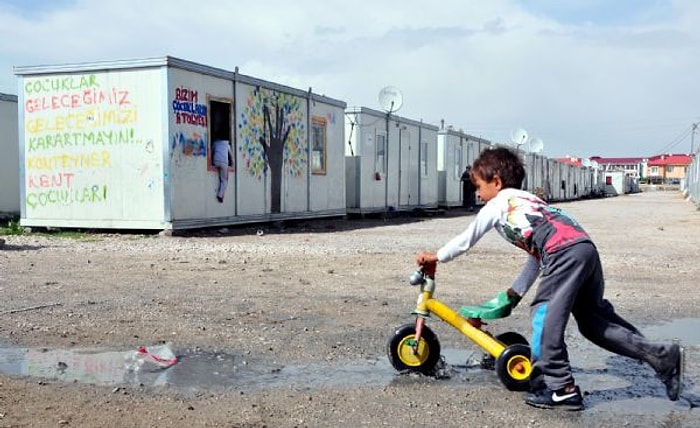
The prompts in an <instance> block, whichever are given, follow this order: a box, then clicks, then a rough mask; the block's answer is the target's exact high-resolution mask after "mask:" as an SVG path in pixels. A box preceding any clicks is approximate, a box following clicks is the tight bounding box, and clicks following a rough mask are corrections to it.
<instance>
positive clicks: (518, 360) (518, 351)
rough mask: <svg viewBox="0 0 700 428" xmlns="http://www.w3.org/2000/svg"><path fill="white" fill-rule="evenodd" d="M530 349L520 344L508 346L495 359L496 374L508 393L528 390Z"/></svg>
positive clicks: (530, 368)
mask: <svg viewBox="0 0 700 428" xmlns="http://www.w3.org/2000/svg"><path fill="white" fill-rule="evenodd" d="M531 373H532V363H531V362H530V347H529V346H527V345H523V344H520V343H517V344H514V345H510V346H508V347H506V349H504V350H503V352H501V355H499V356H498V358H496V374H497V375H498V379H500V380H501V383H503V385H505V387H506V388H507V389H508V390H509V391H527V390H528V389H530V374H531Z"/></svg>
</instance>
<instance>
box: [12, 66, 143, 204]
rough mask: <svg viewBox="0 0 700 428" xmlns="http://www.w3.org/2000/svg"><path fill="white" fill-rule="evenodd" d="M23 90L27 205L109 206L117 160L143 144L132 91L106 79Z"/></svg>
mask: <svg viewBox="0 0 700 428" xmlns="http://www.w3.org/2000/svg"><path fill="white" fill-rule="evenodd" d="M107 76H108V75H107ZM23 89H24V99H25V102H24V106H23V107H24V112H25V115H24V134H25V139H24V142H25V145H24V148H25V164H24V166H25V188H26V192H25V203H26V206H27V207H28V208H30V209H34V208H39V207H51V206H71V205H86V204H103V203H105V202H106V201H107V199H108V188H109V180H110V179H111V178H110V177H112V176H113V174H111V172H112V169H113V168H114V167H115V166H117V165H115V164H114V163H113V159H125V158H129V157H131V155H129V154H127V155H126V157H125V156H124V153H123V152H121V151H119V152H115V150H120V149H119V147H121V146H141V145H143V141H142V139H141V138H139V137H138V135H137V129H138V124H139V114H138V106H137V105H136V103H135V102H134V101H133V100H132V97H131V93H130V90H129V89H128V88H125V87H120V86H115V85H111V84H109V81H108V77H106V76H105V75H100V74H85V75H77V76H58V77H42V78H27V80H26V82H25V83H24V87H23ZM115 153H120V156H115Z"/></svg>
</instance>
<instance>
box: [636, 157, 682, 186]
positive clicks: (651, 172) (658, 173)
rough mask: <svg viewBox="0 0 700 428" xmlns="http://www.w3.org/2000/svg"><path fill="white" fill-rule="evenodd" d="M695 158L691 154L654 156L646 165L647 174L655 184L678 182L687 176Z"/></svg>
mask: <svg viewBox="0 0 700 428" xmlns="http://www.w3.org/2000/svg"><path fill="white" fill-rule="evenodd" d="M692 160H693V158H692V157H691V156H690V155H683V154H680V155H679V154H675V155H674V154H668V155H657V156H652V157H650V158H649V159H648V161H647V165H646V171H647V172H646V176H647V177H649V181H650V182H651V183H654V184H676V183H679V182H680V181H681V179H683V178H685V176H686V173H687V171H688V167H689V166H690V163H691V161H692Z"/></svg>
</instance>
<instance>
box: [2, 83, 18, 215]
mask: <svg viewBox="0 0 700 428" xmlns="http://www.w3.org/2000/svg"><path fill="white" fill-rule="evenodd" d="M0 130H2V132H0V151H2V157H0V214H3V215H18V214H19V212H20V198H19V140H18V139H19V136H18V123H17V97H16V96H15V95H8V94H3V93H0Z"/></svg>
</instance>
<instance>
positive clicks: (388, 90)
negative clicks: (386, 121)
mask: <svg viewBox="0 0 700 428" xmlns="http://www.w3.org/2000/svg"><path fill="white" fill-rule="evenodd" d="M379 105H380V106H382V108H383V109H384V110H385V111H387V112H389V113H391V112H394V111H398V110H399V109H400V108H401V106H402V105H403V95H401V91H400V90H399V88H396V87H394V86H386V87H384V88H382V90H381V91H379Z"/></svg>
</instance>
